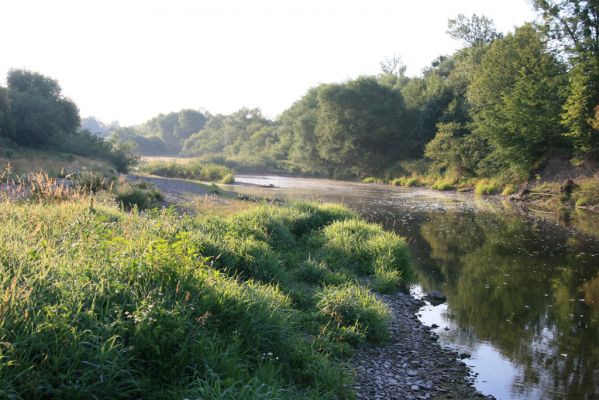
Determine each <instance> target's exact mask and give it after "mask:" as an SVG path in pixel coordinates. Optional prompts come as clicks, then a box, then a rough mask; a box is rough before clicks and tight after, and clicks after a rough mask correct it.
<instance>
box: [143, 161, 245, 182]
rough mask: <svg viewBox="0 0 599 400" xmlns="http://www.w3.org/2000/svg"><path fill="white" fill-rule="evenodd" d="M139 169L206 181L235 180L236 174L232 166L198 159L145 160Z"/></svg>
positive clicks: (168, 175) (168, 176)
mask: <svg viewBox="0 0 599 400" xmlns="http://www.w3.org/2000/svg"><path fill="white" fill-rule="evenodd" d="M138 170H139V171H140V172H143V173H146V174H150V175H157V176H163V177H166V178H183V179H193V180H197V181H205V182H221V181H222V183H227V184H231V183H233V182H235V175H234V174H233V171H232V170H231V169H230V168H227V167H225V166H223V165H218V164H210V163H202V162H201V161H199V160H196V159H190V160H187V161H185V162H183V161H162V160H153V161H144V162H142V163H141V164H140V165H139V167H138Z"/></svg>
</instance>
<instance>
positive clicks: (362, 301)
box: [317, 284, 390, 343]
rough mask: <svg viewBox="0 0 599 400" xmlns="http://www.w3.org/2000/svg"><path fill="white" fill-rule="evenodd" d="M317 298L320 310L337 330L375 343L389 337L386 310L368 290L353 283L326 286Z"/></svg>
mask: <svg viewBox="0 0 599 400" xmlns="http://www.w3.org/2000/svg"><path fill="white" fill-rule="evenodd" d="M318 297H319V300H318V304H317V307H318V309H319V311H320V312H321V313H322V314H324V315H326V316H327V317H329V318H331V319H332V320H333V321H335V322H336V323H337V324H338V325H339V326H340V327H342V328H345V329H350V330H351V331H353V332H355V333H357V334H358V335H359V336H361V337H364V338H366V339H368V340H370V341H372V342H374V343H381V342H383V341H385V340H386V339H387V338H388V336H389V329H388V323H389V319H390V316H389V311H388V310H387V308H386V306H385V305H384V304H383V303H382V302H381V301H380V300H378V299H377V298H376V297H374V295H373V294H372V293H370V292H369V291H368V289H365V288H363V287H361V286H358V285H354V284H346V285H342V286H327V287H325V288H324V289H322V291H321V292H320V293H319V295H318Z"/></svg>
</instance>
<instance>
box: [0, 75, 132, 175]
mask: <svg viewBox="0 0 599 400" xmlns="http://www.w3.org/2000/svg"><path fill="white" fill-rule="evenodd" d="M6 82H7V87H2V86H0V146H2V147H5V148H7V147H23V148H36V149H45V150H51V151H61V152H66V153H71V154H76V155H81V156H85V157H94V158H101V159H105V160H107V161H109V162H111V163H112V164H113V165H114V167H115V168H116V169H117V170H118V171H120V172H125V171H126V170H127V168H128V167H129V165H131V164H132V163H133V162H134V161H135V157H134V156H133V155H132V153H131V152H130V151H129V150H130V149H129V148H128V147H127V146H124V145H122V144H120V143H117V142H109V141H105V140H103V139H102V138H100V137H99V136H97V135H94V134H92V133H90V132H89V131H87V130H83V129H81V118H80V116H79V109H78V107H77V105H76V104H75V103H74V102H73V101H72V100H70V99H68V98H67V97H65V96H64V95H63V94H62V90H61V87H60V85H59V84H58V82H57V81H56V80H54V79H51V78H48V77H46V76H44V75H41V74H38V73H34V72H30V71H26V70H11V71H9V73H8V75H7V79H6Z"/></svg>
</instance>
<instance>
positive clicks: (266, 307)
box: [0, 199, 410, 399]
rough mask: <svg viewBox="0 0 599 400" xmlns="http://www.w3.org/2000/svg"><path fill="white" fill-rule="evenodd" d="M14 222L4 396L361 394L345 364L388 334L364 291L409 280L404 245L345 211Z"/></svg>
mask: <svg viewBox="0 0 599 400" xmlns="http://www.w3.org/2000/svg"><path fill="white" fill-rule="evenodd" d="M0 220H2V221H3V223H2V225H1V226H0V285H1V286H0V397H2V398H6V397H8V398H14V399H19V398H28V399H29V398H31V399H36V398H38V399H41V398H61V399H75V398H111V399H118V398H144V399H146V398H150V399H151V398H156V399H158V398H161V399H162V398H165V399H169V398H172V399H175V398H176V399H180V398H183V397H186V398H190V399H191V398H193V399H275V398H276V399H300V398H305V399H319V398H322V399H327V398H340V397H341V398H347V397H350V396H351V394H350V393H348V392H347V391H348V390H349V389H347V385H346V383H347V382H348V380H349V379H350V377H349V374H348V372H347V371H346V370H345V368H344V366H343V365H344V364H343V362H344V361H343V360H344V359H345V357H346V356H347V355H348V354H350V353H351V348H352V347H353V346H356V345H359V344H361V343H366V342H371V343H377V342H381V341H383V340H385V338H386V335H387V327H386V323H387V319H388V310H387V309H386V308H385V306H384V305H383V304H382V303H380V302H379V301H378V300H376V298H375V297H373V295H372V293H371V291H370V289H369V288H367V287H366V286H364V284H365V283H364V282H371V284H372V286H373V287H375V288H377V289H378V290H382V291H392V290H395V289H397V287H398V285H399V284H401V282H402V281H403V280H404V279H406V278H408V277H409V272H410V266H409V254H408V249H407V246H406V244H405V242H404V241H403V240H402V239H401V238H398V237H397V236H395V235H393V234H391V233H386V232H383V231H382V230H381V228H380V227H378V226H375V225H370V224H367V223H365V222H363V221H360V220H357V219H356V218H355V215H353V213H352V212H350V211H348V210H347V209H345V208H343V207H340V206H336V205H323V206H316V205H313V204H308V203H299V204H295V205H293V206H288V207H272V206H257V207H254V208H250V209H248V210H244V211H241V212H239V213H236V214H233V215H230V216H226V217H222V216H215V215H211V216H179V215H176V214H175V213H173V212H171V211H163V212H149V213H147V214H138V213H126V212H124V211H122V210H120V209H118V208H117V207H115V206H113V205H110V204H100V205H95V207H94V208H90V202H89V201H87V200H85V199H81V200H78V201H72V202H64V203H61V204H31V203H11V202H7V201H5V202H0ZM368 277H370V278H369V279H367V278H368ZM360 282H363V283H360Z"/></svg>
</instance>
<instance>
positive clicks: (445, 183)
mask: <svg viewBox="0 0 599 400" xmlns="http://www.w3.org/2000/svg"><path fill="white" fill-rule="evenodd" d="M431 188H432V189H434V190H440V191H445V190H453V189H455V184H454V182H453V181H452V180H451V179H438V180H436V181H435V183H433V185H432V186H431Z"/></svg>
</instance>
